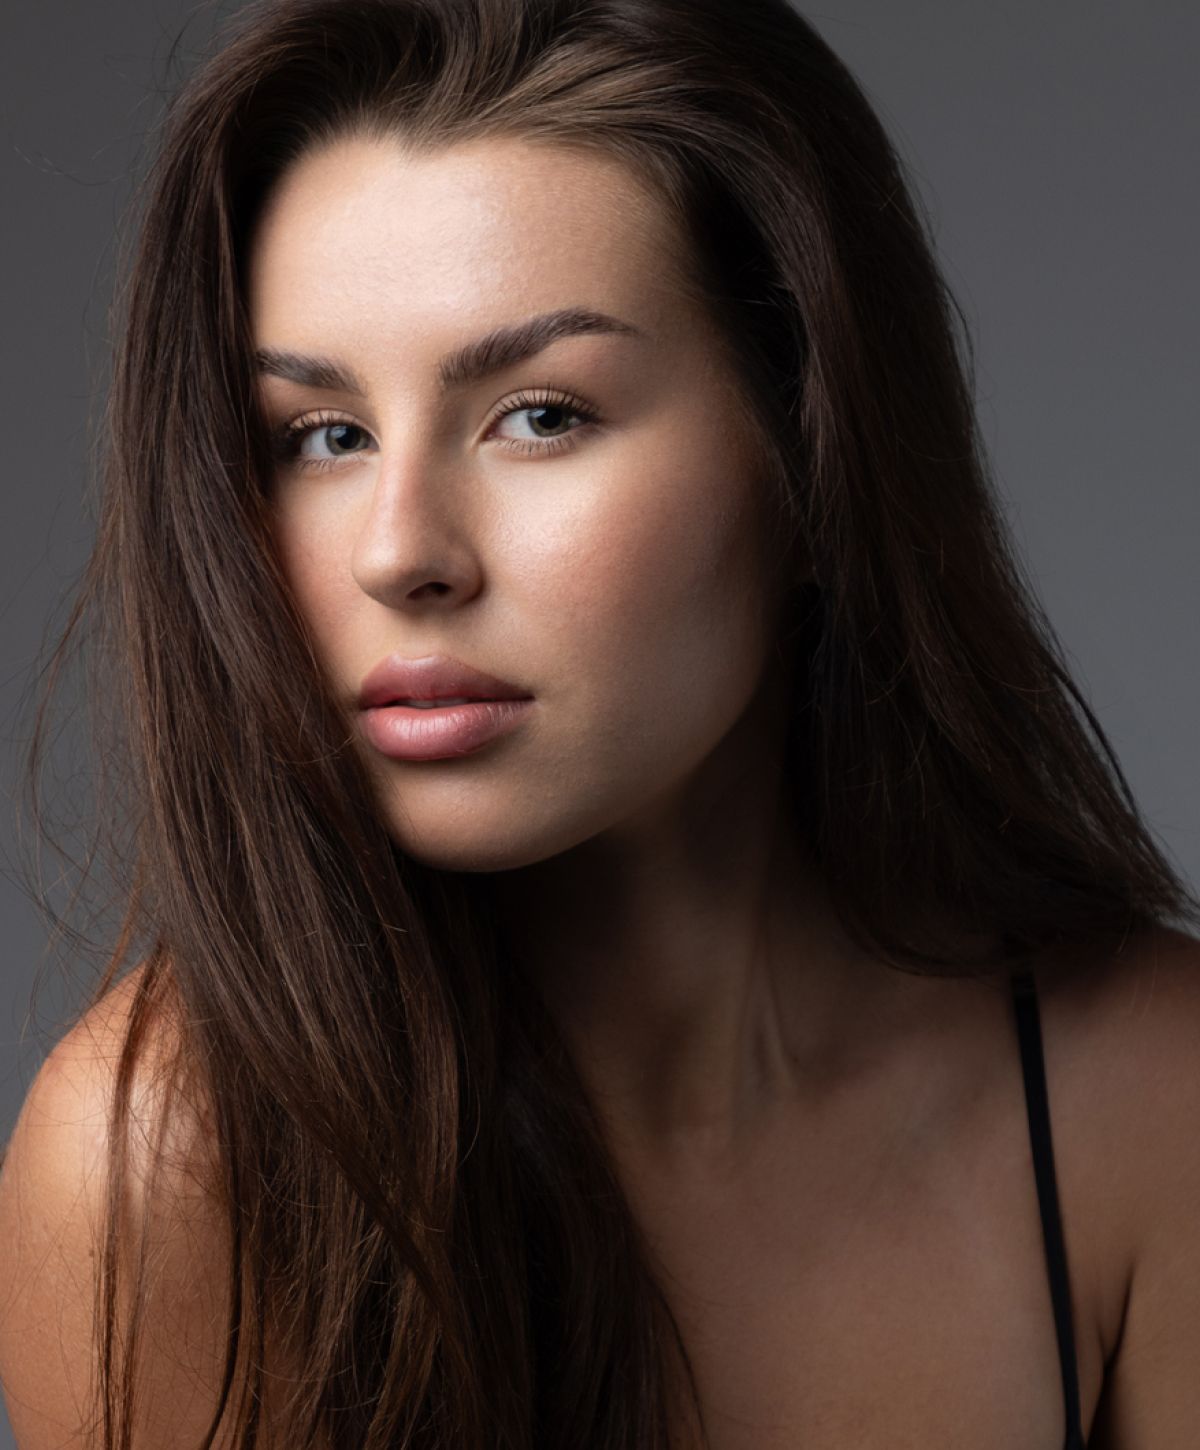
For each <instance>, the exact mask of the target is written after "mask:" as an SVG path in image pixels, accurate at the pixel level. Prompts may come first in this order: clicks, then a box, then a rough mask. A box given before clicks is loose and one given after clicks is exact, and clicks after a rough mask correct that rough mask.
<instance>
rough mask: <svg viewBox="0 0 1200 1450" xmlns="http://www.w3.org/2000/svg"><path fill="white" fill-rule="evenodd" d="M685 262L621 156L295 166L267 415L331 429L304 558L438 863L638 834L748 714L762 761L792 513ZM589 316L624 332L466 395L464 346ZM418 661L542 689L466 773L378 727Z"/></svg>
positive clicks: (278, 493)
mask: <svg viewBox="0 0 1200 1450" xmlns="http://www.w3.org/2000/svg"><path fill="white" fill-rule="evenodd" d="M677 250H678V244H677V241H676V237H675V235H674V233H673V232H672V230H671V228H670V226H669V224H668V221H667V218H666V217H665V215H664V214H663V213H662V212H661V211H660V209H659V205H658V203H657V201H656V199H655V198H654V197H653V196H652V195H651V194H650V193H649V192H648V191H647V190H646V189H645V188H644V187H643V186H642V185H640V184H639V183H638V182H637V180H636V179H635V178H634V177H633V176H632V175H631V174H630V173H628V172H627V171H626V170H625V169H624V168H623V167H621V166H619V165H618V164H617V163H616V162H613V161H609V160H608V159H606V158H602V157H600V156H594V155H591V154H587V153H581V152H575V151H570V150H567V149H564V148H556V147H551V146H548V145H544V144H540V145H539V144H536V143H531V142H527V141H522V140H514V139H502V140H498V139H491V140H487V141H484V142H476V143H472V144H470V145H463V146H459V147H455V148H451V149H448V150H445V151H443V152H441V153H437V154H425V155H419V154H414V153H410V152H407V151H406V150H405V149H403V147H402V145H401V144H400V143H398V142H393V141H387V142H381V141H368V140H364V139H357V138H356V139H344V140H340V141H338V142H336V143H334V144H331V145H330V146H328V147H327V148H326V149H323V150H320V151H317V152H312V153H310V154H308V155H307V156H305V157H303V158H301V159H300V160H299V161H298V162H297V163H295V164H294V165H293V167H292V168H291V169H290V170H289V171H288V172H287V173H286V174H285V176H284V177H283V178H282V180H281V182H280V184H279V186H278V187H277V189H276V190H275V192H274V193H273V195H272V197H271V199H270V202H269V204H268V206H267V208H266V210H265V212H264V214H263V216H262V219H261V222H260V224H259V226H258V228H257V230H256V233H255V236H254V238H253V239H252V248H251V254H250V271H249V303H250V311H251V322H252V329H253V334H254V342H255V345H256V347H257V348H258V349H259V351H260V356H262V358H263V372H262V373H261V375H260V376H261V388H262V397H263V403H264V409H265V413H266V416H267V418H268V420H269V423H270V424H271V427H272V429H273V431H274V430H276V429H283V428H286V427H287V426H288V425H290V424H295V423H299V424H300V425H301V427H302V428H303V429H305V430H306V431H303V432H302V433H296V434H293V435H292V437H291V438H290V440H288V442H287V443H286V444H282V445H281V447H280V456H279V459H278V461H277V463H276V465H275V469H276V471H275V474H274V477H273V481H272V503H273V517H274V521H275V530H276V532H275V537H276V539H277V543H278V548H279V552H280V557H281V559H282V562H283V567H284V570H285V573H286V576H287V579H288V581H289V584H290V587H291V588H292V590H293V591H294V594H295V596H296V599H297V601H298V604H299V606H300V609H301V611H302V613H303V615H304V616H305V619H306V621H307V623H308V626H309V629H310V631H311V635H312V638H313V641H314V643H315V646H316V649H317V652H318V655H319V658H320V660H321V663H322V665H323V667H324V669H325V671H326V673H327V675H328V677H329V681H330V684H331V686H332V688H333V689H334V690H335V691H336V693H337V695H338V696H339V698H341V699H342V700H343V701H344V703H345V704H346V705H347V707H348V709H349V710H350V712H351V714H352V715H353V717H354V719H355V720H356V722H357V728H356V735H355V746H356V748H358V749H360V750H361V752H362V754H363V757H364V759H365V760H366V761H367V763H368V767H369V770H370V772H371V776H372V780H373V781H374V782H375V783H376V784H377V787H378V793H379V801H380V804H381V807H382V809H383V810H384V811H385V812H386V817H387V820H388V825H389V830H390V831H391V833H392V834H393V836H394V838H395V839H396V840H397V841H398V843H399V844H400V845H401V846H402V847H404V848H405V849H406V850H407V851H409V852H410V853H412V854H414V855H416V856H417V857H419V858H420V859H422V860H424V861H425V862H427V863H428V864H430V865H433V866H436V867H441V868H446V869H455V870H496V869H505V868H509V867H516V866H522V865H527V864H530V863H533V862H536V861H539V860H544V859H546V858H547V857H549V856H552V855H555V854H557V853H560V852H563V851H565V850H568V849H569V848H571V847H573V846H577V845H580V844H581V843H583V842H585V841H590V840H593V839H594V838H600V837H605V838H607V840H608V841H609V842H611V843H613V844H617V843H619V842H621V841H624V840H628V841H630V842H632V841H633V840H635V839H636V834H635V833H636V832H638V831H639V830H641V829H643V828H644V827H645V826H647V825H649V824H650V822H651V821H652V820H653V821H661V819H662V817H661V812H662V811H663V810H664V809H670V808H672V807H674V806H676V805H678V804H679V803H680V802H681V800H683V799H684V798H685V796H686V792H687V790H688V788H689V783H690V782H692V781H693V780H694V779H695V778H696V777H697V775H698V772H699V770H700V767H701V766H706V767H707V769H708V771H709V773H710V774H711V770H712V762H713V760H714V759H717V758H719V755H718V749H717V748H718V746H719V745H720V744H721V742H722V741H723V740H728V738H730V735H731V731H732V728H733V727H734V726H735V725H737V724H738V723H739V721H740V722H741V732H740V734H739V736H738V737H737V738H739V741H740V743H739V751H740V752H741V755H742V756H743V757H744V756H745V753H746V751H747V750H750V751H751V752H753V750H754V749H755V746H754V744H753V743H752V742H751V741H750V740H744V739H741V735H744V732H745V730H746V728H747V727H746V720H747V719H753V718H755V717H754V714H753V712H750V713H749V714H748V713H747V707H748V705H749V704H750V702H751V700H752V698H754V697H755V692H756V689H757V687H758V685H759V683H760V681H761V680H762V679H763V677H764V670H765V669H766V668H767V667H768V665H769V662H770V660H771V656H772V648H773V637H772V627H773V619H774V613H773V608H774V601H773V599H772V598H771V597H770V596H769V589H768V583H767V581H768V572H769V563H768V560H769V558H770V556H771V546H772V539H771V532H770V526H769V521H768V520H769V513H768V507H769V501H768V499H767V497H766V495H765V491H764V489H763V486H762V484H761V483H760V481H759V477H758V475H759V470H758V468H757V466H756V464H755V461H754V454H753V451H752V446H751V443H750V440H749V437H748V435H747V434H746V431H745V429H744V428H743V427H742V425H740V424H739V422H738V419H739V416H740V415H739V412H738V409H737V407H736V406H735V402H734V389H735V385H736V383H735V378H734V375H733V374H732V372H731V370H730V365H729V364H728V363H727V362H726V361H725V360H724V359H723V355H722V352H721V349H720V346H719V343H718V340H717V337H716V335H715V333H714V331H713V330H712V326H711V324H710V323H709V321H708V320H707V319H706V317H705V316H704V315H702V313H701V311H700V309H699V308H698V307H697V305H696V304H694V303H693V302H691V301H689V300H687V298H686V294H685V293H684V291H683V289H682V288H681V287H680V286H679V285H678V283H677V281H676V273H675V270H674V268H675V265H676V264H675V260H674V259H675V257H676V255H677ZM567 309H572V310H573V309H581V310H585V311H587V312H589V313H593V314H604V315H605V316H606V317H608V318H612V319H616V320H617V321H618V322H619V323H621V324H624V329H625V330H619V329H618V330H598V329H595V328H593V329H592V330H590V331H579V332H574V333H571V332H568V333H567V334H566V335H562V336H559V337H557V339H555V340H553V341H551V342H550V343H549V344H548V345H546V346H542V347H541V348H540V349H539V350H537V351H535V352H533V353H532V354H530V355H529V356H526V357H524V358H521V359H520V360H512V359H511V358H510V359H509V360H507V362H505V364H504V365H503V366H502V367H501V368H499V369H498V370H489V371H488V372H486V373H485V374H482V375H479V376H473V377H468V378H464V377H462V376H456V377H453V378H451V379H449V380H448V381H447V382H446V383H445V385H444V384H443V381H442V380H441V379H440V377H439V362H440V360H442V359H443V358H444V357H445V356H446V355H447V354H450V353H453V352H455V351H456V350H458V349H462V348H463V347H464V346H465V345H466V344H469V343H471V342H474V341H475V340H477V339H480V338H482V337H484V336H485V335H486V334H488V333H491V332H492V331H493V330H495V329H498V328H501V327H510V326H512V325H513V324H521V323H524V322H526V321H528V320H529V319H533V318H536V317H539V316H542V315H543V314H547V313H554V312H559V311H560V310H567ZM297 359H305V360H308V365H307V366H306V367H304V368H301V367H298V366H297V363H296V360H297ZM313 359H320V360H322V367H323V370H322V369H321V368H314V367H313V366H312V365H311V361H312V360H313ZM491 360H492V361H493V362H495V361H496V354H495V352H494V350H493V352H492V359H491ZM451 371H454V370H451ZM458 371H459V372H460V373H461V369H460V370H458ZM284 374H290V376H284ZM388 655H399V656H403V657H404V658H406V659H413V660H415V659H420V658H422V657H425V656H429V655H449V656H452V657H454V658H455V659H458V660H462V661H465V662H466V663H467V664H469V665H472V666H474V667H475V668H477V669H480V670H483V671H486V672H488V673H489V674H492V675H495V676H498V677H500V678H501V679H502V680H505V681H508V682H510V683H512V684H515V685H517V686H519V687H520V688H521V689H522V691H523V692H524V693H526V694H528V695H532V696H533V700H532V702H531V703H530V704H528V705H527V706H526V707H524V709H523V711H522V712H521V714H520V716H519V718H518V720H517V723H516V724H515V726H514V728H512V729H510V730H509V731H508V732H507V733H506V734H503V735H501V736H499V737H497V738H494V739H492V740H491V741H490V742H488V743H487V744H485V745H483V746H482V747H480V748H477V749H475V750H473V751H471V752H469V753H467V754H459V755H457V756H449V757H444V758H440V759H425V760H413V759H398V758H395V757H394V756H392V755H389V754H384V753H381V751H380V750H379V749H378V748H376V746H375V745H374V744H372V743H371V736H370V734H369V733H368V731H367V729H366V726H367V724H368V721H367V718H366V716H365V714H364V713H363V712H362V711H360V710H359V708H358V696H359V693H360V689H361V686H362V682H363V679H364V677H365V676H366V675H367V673H368V671H370V670H371V669H372V668H373V667H374V666H376V665H377V664H378V663H379V662H380V661H381V660H382V659H383V658H384V657H385V656H388ZM743 717H746V718H743ZM728 748H729V747H728V744H727V752H728ZM736 754H737V752H735V755H736ZM744 763H745V762H744V759H743V767H744ZM681 793H683V794H682V795H681Z"/></svg>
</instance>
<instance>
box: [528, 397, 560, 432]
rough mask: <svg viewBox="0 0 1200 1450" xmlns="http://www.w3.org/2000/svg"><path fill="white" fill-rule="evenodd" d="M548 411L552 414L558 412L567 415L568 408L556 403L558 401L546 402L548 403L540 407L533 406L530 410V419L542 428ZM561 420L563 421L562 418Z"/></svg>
mask: <svg viewBox="0 0 1200 1450" xmlns="http://www.w3.org/2000/svg"><path fill="white" fill-rule="evenodd" d="M547 413H550V414H554V413H558V414H563V415H565V413H566V409H565V408H563V407H562V406H561V405H559V404H556V403H546V404H544V405H543V406H542V407H540V408H531V409H530V410H529V417H530V420H531V421H532V422H534V423H536V425H537V426H538V427H539V428H540V427H542V426H544V425H543V418H544V417H545V415H546V414H547ZM539 415H540V416H539ZM559 421H560V422H561V418H560V420H559ZM551 427H553V425H551Z"/></svg>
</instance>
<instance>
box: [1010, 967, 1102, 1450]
mask: <svg viewBox="0 0 1200 1450" xmlns="http://www.w3.org/2000/svg"><path fill="white" fill-rule="evenodd" d="M1012 991H1013V1006H1014V1009H1015V1012H1016V1019H1017V1038H1018V1040H1019V1042H1020V1045H1021V1071H1022V1074H1023V1076H1024V1079H1025V1107H1026V1110H1027V1112H1028V1116H1029V1142H1030V1146H1031V1147H1032V1149H1033V1173H1034V1178H1035V1180H1036V1182H1037V1196H1038V1208H1039V1210H1040V1212H1041V1215H1042V1238H1043V1239H1044V1241H1045V1245H1046V1272H1047V1275H1048V1277H1049V1279H1050V1298H1051V1301H1052V1303H1053V1305H1054V1328H1055V1331H1056V1333H1057V1335H1058V1358H1059V1362H1060V1364H1061V1366H1062V1384H1063V1399H1064V1401H1065V1402H1066V1411H1067V1438H1066V1441H1065V1444H1064V1450H1087V1445H1086V1442H1085V1441H1084V1438H1083V1430H1082V1428H1081V1425H1080V1419H1079V1371H1078V1369H1077V1367H1076V1364H1075V1333H1074V1330H1073V1328H1072V1323H1071V1286H1070V1280H1069V1277H1068V1274H1067V1254H1066V1249H1065V1247H1064V1245H1063V1235H1062V1220H1061V1218H1060V1217H1059V1211H1058V1184H1057V1181H1056V1180H1055V1176H1054V1152H1053V1149H1052V1147H1051V1142H1050V1105H1049V1100H1048V1098H1047V1094H1046V1066H1045V1062H1044V1060H1043V1057H1042V1025H1041V1019H1040V1017H1039V1015H1038V1000H1037V988H1036V986H1035V984H1034V980H1033V975H1032V973H1031V972H1029V971H1028V970H1027V969H1026V970H1022V971H1018V972H1014V973H1013V976H1012Z"/></svg>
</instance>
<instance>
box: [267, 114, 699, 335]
mask: <svg viewBox="0 0 1200 1450" xmlns="http://www.w3.org/2000/svg"><path fill="white" fill-rule="evenodd" d="M678 245H679V243H678V238H677V236H676V233H675V230H674V227H673V225H672V223H671V222H670V220H669V218H668V216H667V214H666V211H665V208H664V207H663V206H662V204H661V203H660V202H659V200H658V198H657V197H656V196H654V195H653V193H652V192H651V191H650V190H649V189H648V188H647V187H646V186H645V185H644V184H643V183H642V182H641V181H640V179H639V178H637V177H636V176H635V175H634V173H632V172H631V171H630V170H629V169H628V168H626V167H624V166H622V165H621V164H620V163H619V162H617V161H616V160H614V159H612V158H610V157H607V156H604V155H601V154H599V153H594V152H590V151H585V150H581V149H569V148H566V147H563V146H560V145H552V144H549V143H545V142H540V141H530V140H527V139H523V138H522V139H517V138H489V139H487V140H479V141H474V142H470V143H464V144H461V145H455V146H450V147H447V148H444V149H442V150H439V151H423V152H422V151H413V150H411V149H409V148H407V147H406V146H405V145H404V144H403V142H401V141H399V140H393V139H387V140H379V139H373V138H372V139H368V138H362V137H348V138H342V139H339V140H337V141H334V142H332V143H329V144H328V145H326V146H324V147H323V148H321V149H320V150H315V151H312V152H309V153H307V154H306V155H304V156H302V157H301V158H300V159H299V160H297V161H296V162H295V163H294V164H293V165H292V166H291V167H290V168H289V169H288V170H287V171H286V172H285V173H284V175H283V176H282V178H281V179H280V181H279V182H278V184H277V185H276V187H275V189H274V190H273V192H272V194H271V196H270V197H269V199H268V201H267V204H266V206H265V207H264V210H263V213H262V216H261V218H260V219H259V222H258V225H257V227H256V229H255V234H254V236H253V237H252V239H251V246H250V251H249V274H248V291H249V302H250V309H251V313H252V318H253V322H254V326H255V329H256V331H259V332H263V331H267V332H269V331H271V330H273V328H274V327H275V325H276V324H279V325H281V326H283V325H286V326H288V327H291V326H293V325H294V323H295V321H296V318H297V315H298V314H300V313H302V314H303V315H304V316H305V317H306V318H307V319H309V320H310V321H312V322H313V323H314V324H317V325H321V324H328V323H336V322H337V320H338V319H339V317H340V318H341V320H342V321H343V322H348V321H349V319H350V318H351V317H356V318H359V320H365V316H366V314H369V313H370V312H371V311H372V310H373V309H378V308H379V307H380V306H381V305H386V307H387V309H388V311H389V312H390V313H393V314H394V313H395V312H396V310H397V309H399V310H400V311H403V312H406V313H408V314H409V315H410V317H411V320H412V321H413V323H414V324H419V323H420V322H421V321H422V320H426V319H428V320H430V321H433V322H436V321H438V320H439V319H440V320H443V321H444V320H445V319H449V318H453V319H455V320H457V321H460V322H461V321H462V320H463V319H464V318H468V317H471V316H473V315H475V314H478V315H479V316H481V317H482V316H484V315H487V316H492V315H495V314H496V313H497V312H499V313H506V312H509V311H511V310H522V311H525V310H530V311H541V310H547V309H549V308H552V307H555V306H558V305H575V304H578V303H580V302H585V303H586V304H587V305H590V306H595V307H605V308H611V309H612V310H620V309H621V308H624V309H626V310H627V311H628V310H634V311H640V312H641V314H642V316H643V317H645V318H647V319H650V318H652V317H654V316H655V315H661V314H662V313H663V312H664V311H669V310H670V309H671V308H672V307H676V308H678V307H679V306H680V305H681V301H680V295H679V291H680V289H679V279H678V274H677V272H676V267H677V265H678V260H677V259H678Z"/></svg>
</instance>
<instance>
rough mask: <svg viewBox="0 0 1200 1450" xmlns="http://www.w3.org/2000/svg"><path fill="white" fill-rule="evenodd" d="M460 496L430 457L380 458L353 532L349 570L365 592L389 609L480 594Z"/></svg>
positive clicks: (414, 453)
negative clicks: (362, 511)
mask: <svg viewBox="0 0 1200 1450" xmlns="http://www.w3.org/2000/svg"><path fill="white" fill-rule="evenodd" d="M463 495H464V490H463V488H462V487H460V486H457V485H456V481H455V479H454V478H452V477H451V476H450V470H449V469H448V468H445V467H442V468H435V467H434V466H433V465H432V464H431V463H430V460H429V458H428V455H427V454H422V455H419V454H418V452H417V451H416V450H414V451H412V452H411V453H409V454H407V455H405V456H400V455H393V456H392V457H390V458H388V457H384V456H382V455H381V457H380V464H379V470H378V473H377V475H376V478H375V486H374V488H373V489H372V490H371V492H370V494H369V495H368V501H367V503H366V505H365V513H364V515H363V518H362V520H361V522H359V524H358V526H357V528H356V530H355V534H354V548H353V554H352V558H351V570H352V572H353V575H354V579H355V582H356V583H357V584H358V587H359V588H360V589H361V590H362V591H363V593H364V594H368V595H370V597H371V598H372V599H374V600H377V601H378V602H379V603H380V604H385V605H388V606H389V607H391V608H398V607H400V606H401V605H404V604H407V603H413V602H421V603H426V602H432V601H434V600H445V602H446V604H447V605H449V604H451V603H454V602H461V601H462V600H464V599H467V598H470V597H471V596H473V595H474V594H475V593H477V592H478V590H479V588H480V586H481V584H482V567H481V561H480V557H479V552H478V549H477V547H476V545H475V542H474V541H473V537H472V533H471V524H470V519H469V517H468V512H469V511H468V509H467V507H466V500H465V499H464V496H463Z"/></svg>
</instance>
